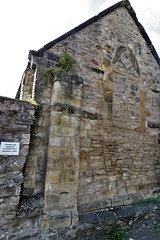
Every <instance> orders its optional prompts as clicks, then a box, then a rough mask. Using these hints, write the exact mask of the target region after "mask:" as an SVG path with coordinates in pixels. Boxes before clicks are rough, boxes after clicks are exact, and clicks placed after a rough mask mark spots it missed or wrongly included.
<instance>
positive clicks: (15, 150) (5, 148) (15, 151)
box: [0, 142, 20, 155]
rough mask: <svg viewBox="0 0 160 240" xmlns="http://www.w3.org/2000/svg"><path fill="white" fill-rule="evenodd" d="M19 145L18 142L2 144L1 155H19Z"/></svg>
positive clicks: (0, 146)
mask: <svg viewBox="0 0 160 240" xmlns="http://www.w3.org/2000/svg"><path fill="white" fill-rule="evenodd" d="M19 145H20V144H19V143H17V142H1V143H0V155H19Z"/></svg>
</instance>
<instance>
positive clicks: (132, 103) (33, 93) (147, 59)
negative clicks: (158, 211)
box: [2, 6, 160, 240]
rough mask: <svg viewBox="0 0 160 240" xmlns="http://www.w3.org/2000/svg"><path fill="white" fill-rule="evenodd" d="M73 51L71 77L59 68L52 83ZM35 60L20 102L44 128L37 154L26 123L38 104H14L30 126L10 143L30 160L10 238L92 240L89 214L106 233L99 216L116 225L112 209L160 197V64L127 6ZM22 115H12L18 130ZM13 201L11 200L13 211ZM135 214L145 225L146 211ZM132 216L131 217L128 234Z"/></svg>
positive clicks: (36, 137) (36, 131)
mask: <svg viewBox="0 0 160 240" xmlns="http://www.w3.org/2000/svg"><path fill="white" fill-rule="evenodd" d="M126 26H127V27H126ZM122 33H123V34H122ZM64 51H68V52H69V53H70V54H71V56H72V58H73V60H74V64H73V67H72V69H71V72H69V73H66V72H64V71H59V70H57V71H56V74H55V75H54V76H52V77H51V78H47V77H46V76H45V70H46V69H48V68H50V67H59V62H58V58H59V56H60V55H61V54H62V53H63V52H64ZM29 58H30V64H29V65H28V67H27V69H26V71H25V73H24V75H23V79H22V83H21V91H20V94H19V96H20V99H21V100H27V101H32V102H36V104H37V111H36V113H35V118H36V121H35V122H34V124H33V126H32V131H31V141H30V146H29V145H28V144H29V135H27V134H29V133H30V129H29V128H27V127H26V124H29V125H30V124H32V121H33V115H32V116H31V115H30V114H33V106H32V105H30V104H29V103H26V102H24V101H22V102H21V101H18V100H12V101H13V102H14V101H15V102H14V103H17V104H19V105H18V106H19V107H20V106H21V114H22V116H21V122H22V123H23V124H20V131H21V135H20V136H19V135H17V136H19V138H18V137H17V138H16V139H15V140H14V139H10V135H8V136H7V138H8V139H9V140H12V141H13V140H14V141H20V142H21V147H22V149H21V151H22V152H24V157H23V163H22V160H19V161H20V162H21V164H20V165H19V167H17V168H18V170H17V172H16V173H15V174H20V180H19V182H18V183H17V185H16V186H17V187H19V188H18V189H19V192H18V194H19V195H18V197H17V202H16V204H15V205H14V204H12V205H13V206H14V207H12V208H11V207H10V205H8V206H9V209H11V214H10V215H9V216H11V221H10V220H7V221H9V222H8V223H6V225H4V231H3V238H2V239H7V237H10V239H12V238H13V239H23V238H26V239H35V238H37V239H38V238H39V239H45V240H46V239H54V240H56V239H80V238H79V236H80V237H81V236H83V239H85V237H86V239H87V237H88V236H89V237H90V236H91V234H90V233H88V230H87V229H92V228H94V227H95V225H93V226H91V228H90V226H89V224H90V223H91V224H92V222H90V221H91V220H90V216H91V219H92V216H94V217H95V219H96V220H95V219H94V220H93V221H95V224H97V229H98V228H99V227H100V226H99V222H97V221H98V220H97V219H101V218H100V215H101V216H102V219H103V221H104V219H105V222H107V223H108V222H110V221H112V220H114V221H115V222H119V215H117V218H116V219H113V218H112V215H113V214H112V213H111V212H112V210H113V209H114V215H115V212H116V211H117V209H121V210H122V212H123V213H124V209H125V207H123V205H129V204H130V203H132V202H133V201H139V200H140V199H143V198H148V197H153V198H154V197H157V196H158V195H159V191H160V189H159V183H160V181H159V180H160V178H159V176H160V162H159V157H160V156H159V140H158V138H159V128H160V127H159V126H160V123H159V115H160V107H159V97H160V86H159V84H160V82H159V78H160V70H159V64H158V62H157V60H156V59H155V58H154V56H153V55H152V52H151V49H150V48H149V46H148V44H147V42H146V41H145V39H144V38H143V37H142V35H141V32H140V30H139V28H138V27H137V25H136V24H135V22H134V21H133V19H132V17H131V15H130V14H129V13H128V10H127V9H126V7H124V6H121V7H119V8H116V9H115V10H114V11H113V12H110V13H109V14H107V15H105V16H104V17H101V18H99V20H98V21H93V22H92V24H89V25H88V26H86V27H85V28H82V29H81V31H78V32H77V33H76V34H69V35H68V37H67V38H64V39H62V40H61V41H59V42H57V43H56V44H54V45H53V46H52V47H51V48H49V49H48V50H46V51H42V50H41V53H39V54H36V52H34V51H31V52H30V54H29ZM17 96H18V95H17ZM2 99H3V98H2ZM5 101H9V100H5ZM3 105H4V104H3ZM11 106H12V105H11ZM14 106H15V104H14ZM22 106H23V107H22ZM30 107H31V110H32V111H31V112H30V113H29V114H28V111H30ZM17 109H19V110H17ZM17 109H12V111H10V112H9V115H7V116H11V117H12V123H14V126H15V127H16V128H17V129H18V126H19V125H16V124H17V118H16V116H17V115H16V114H18V116H19V117H20V113H19V112H18V113H17V111H20V108H18V107H17ZM2 114H4V113H3V112H2ZM10 114H11V115H10ZM5 118H6V116H5ZM5 118H4V119H5ZM29 119H30V120H29ZM22 120H23V121H22ZM7 121H8V122H9V121H10V117H9V118H8V120H7ZM21 122H20V123H21ZM18 124H19V122H18ZM29 125H28V126H29ZM7 126H10V125H7ZM5 127H6V126H5ZM22 127H24V130H23V131H22ZM6 131H8V132H9V129H8V128H6ZM17 131H18V130H17ZM18 134H19V133H18ZM27 136H28V138H27ZM27 139H28V142H25V141H27ZM2 140H3V139H2ZM3 141H4V140H3ZM23 141H24V142H25V143H24V146H23ZM28 147H29V151H28ZM23 148H24V150H23ZM25 151H26V152H25ZM20 154H21V152H20ZM20 156H21V155H20ZM22 156H23V154H22ZM18 157H19V156H18ZM8 159H10V158H8ZM11 159H12V160H9V161H14V159H15V158H11ZM17 159H19V158H17ZM24 163H25V167H24ZM2 166H3V164H2ZM9 166H12V164H9ZM14 167H15V166H14ZM2 168H3V167H2ZM15 169H16V168H15ZM22 169H23V172H24V180H23V176H22V174H21V172H22ZM8 173H9V174H10V170H9V171H7V174H8ZM13 173H14V171H13V172H12V174H13ZM6 179H7V178H6ZM12 182H13V181H12ZM8 183H9V182H8ZM21 186H22V188H21ZM7 188H8V187H7V186H6V187H5V191H6V189H7ZM20 192H21V194H20ZM7 194H9V193H7ZM14 194H15V193H13V194H12V193H11V194H9V195H6V198H5V200H6V201H5V204H6V205H7V204H8V202H9V201H10V198H14V197H15V196H14ZM16 196H17V195H16ZM20 196H21V198H20V202H19V197H20ZM14 199H15V200H16V198H14ZM14 199H12V200H11V203H13V201H14ZM18 205H19V207H18ZM120 206H121V207H120ZM2 207H3V201H2ZM106 208H108V209H109V211H108V212H109V215H108V212H107V213H106V210H105V209H106ZM130 208H132V207H129V209H130ZM121 210H120V211H121ZM152 210H153V212H154V213H155V211H154V208H149V211H150V212H152ZM7 211H8V210H7ZM131 211H132V212H133V218H136V216H137V215H136V214H137V212H138V211H139V210H138V209H136V208H134V209H133V208H132V210H131ZM146 212H147V210H146ZM12 214H13V217H12ZM117 214H118V213H117ZM146 214H147V213H146ZM149 214H150V213H149ZM151 214H152V213H151ZM15 215H16V216H15ZM97 216H98V217H97ZM108 216H110V218H109V217H108ZM141 216H143V211H142V212H141ZM129 217H130V211H128V215H127V216H126V220H125V221H126V226H129V225H130V220H129ZM124 218H125V217H124ZM13 219H14V221H13ZM88 219H89V220H88ZM154 219H155V221H158V220H157V218H156V216H155V218H154ZM103 221H102V222H103ZM122 222H123V221H122ZM7 224H8V226H10V230H9V231H8V232H6V233H5V227H6V226H7ZM93 224H94V223H93ZM121 224H122V225H123V223H121ZM100 225H101V221H100ZM101 227H102V228H103V227H104V226H101ZM104 229H105V228H104ZM83 231H84V233H86V236H84V235H83ZM89 231H90V230H89ZM78 234H79V235H78ZM95 234H96V233H95ZM93 239H94V238H93Z"/></svg>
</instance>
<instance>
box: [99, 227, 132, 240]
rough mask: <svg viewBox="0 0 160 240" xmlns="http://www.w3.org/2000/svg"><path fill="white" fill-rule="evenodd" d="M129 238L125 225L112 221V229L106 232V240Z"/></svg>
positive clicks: (124, 239)
mask: <svg viewBox="0 0 160 240" xmlns="http://www.w3.org/2000/svg"><path fill="white" fill-rule="evenodd" d="M127 238H128V236H127V233H126V232H125V229H124V227H120V226H117V225H115V224H114V223H111V226H110V229H109V230H108V231H107V232H106V236H105V237H104V240H126V239H127Z"/></svg>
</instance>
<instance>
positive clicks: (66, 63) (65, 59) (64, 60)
mask: <svg viewBox="0 0 160 240" xmlns="http://www.w3.org/2000/svg"><path fill="white" fill-rule="evenodd" d="M73 63H74V61H73V59H72V57H71V55H70V54H69V53H68V52H64V53H62V54H61V56H60V57H59V64H60V66H61V69H63V70H64V71H66V72H69V71H70V70H71V67H72V65H73Z"/></svg>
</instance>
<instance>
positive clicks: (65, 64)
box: [44, 52, 74, 78]
mask: <svg viewBox="0 0 160 240" xmlns="http://www.w3.org/2000/svg"><path fill="white" fill-rule="evenodd" d="M73 63H74V60H73V59H72V57H71V55H70V54H69V53H68V52H64V53H62V54H61V55H60V57H59V65H60V67H52V68H48V69H47V70H46V71H45V73H44V75H45V77H46V78H49V77H54V76H55V73H56V71H58V70H60V71H65V72H70V70H71V68H72V65H73Z"/></svg>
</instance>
